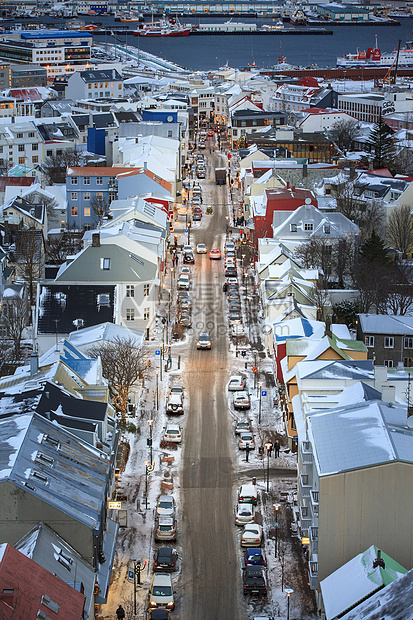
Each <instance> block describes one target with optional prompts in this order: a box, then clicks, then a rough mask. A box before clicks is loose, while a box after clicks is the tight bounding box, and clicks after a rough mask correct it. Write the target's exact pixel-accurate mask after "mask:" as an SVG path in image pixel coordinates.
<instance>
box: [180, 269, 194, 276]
mask: <svg viewBox="0 0 413 620" xmlns="http://www.w3.org/2000/svg"><path fill="white" fill-rule="evenodd" d="M179 275H180V276H183V275H186V276H190V275H191V269H190V268H189V267H182V269H181V273H180V274H179Z"/></svg>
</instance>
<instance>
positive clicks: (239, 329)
mask: <svg viewBox="0 0 413 620" xmlns="http://www.w3.org/2000/svg"><path fill="white" fill-rule="evenodd" d="M231 336H234V337H235V336H245V329H244V327H243V326H242V324H241V323H233V324H232V325H231Z"/></svg>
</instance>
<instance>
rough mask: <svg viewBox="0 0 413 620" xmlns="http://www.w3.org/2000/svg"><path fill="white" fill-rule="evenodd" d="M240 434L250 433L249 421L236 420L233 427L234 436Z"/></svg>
mask: <svg viewBox="0 0 413 620" xmlns="http://www.w3.org/2000/svg"><path fill="white" fill-rule="evenodd" d="M241 433H252V428H251V422H249V420H238V422H237V423H236V425H235V434H236V435H241Z"/></svg>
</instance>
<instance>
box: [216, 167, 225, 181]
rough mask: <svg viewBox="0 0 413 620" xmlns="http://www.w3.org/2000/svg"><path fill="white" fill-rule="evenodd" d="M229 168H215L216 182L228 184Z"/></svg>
mask: <svg viewBox="0 0 413 620" xmlns="http://www.w3.org/2000/svg"><path fill="white" fill-rule="evenodd" d="M226 182H227V170H226V168H215V183H216V184H217V185H226Z"/></svg>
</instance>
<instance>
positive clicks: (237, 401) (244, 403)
mask: <svg viewBox="0 0 413 620" xmlns="http://www.w3.org/2000/svg"><path fill="white" fill-rule="evenodd" d="M250 407H251V401H250V395H249V394H248V392H246V391H244V390H243V391H241V392H237V393H236V394H234V408H235V409H249V408H250Z"/></svg>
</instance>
